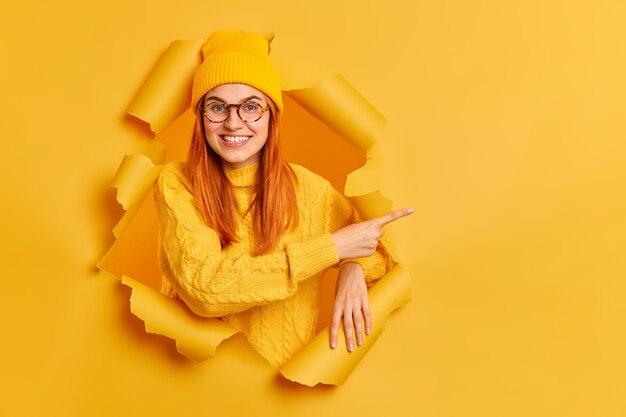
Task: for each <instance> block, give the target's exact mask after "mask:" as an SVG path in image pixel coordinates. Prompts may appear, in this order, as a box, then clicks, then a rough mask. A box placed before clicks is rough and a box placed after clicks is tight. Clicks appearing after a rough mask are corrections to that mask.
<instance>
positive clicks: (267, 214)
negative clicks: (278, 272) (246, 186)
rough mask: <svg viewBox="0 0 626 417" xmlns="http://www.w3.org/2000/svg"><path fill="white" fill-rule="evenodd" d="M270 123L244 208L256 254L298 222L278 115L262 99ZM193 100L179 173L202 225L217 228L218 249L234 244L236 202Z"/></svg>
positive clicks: (260, 252) (235, 240) (268, 246)
mask: <svg viewBox="0 0 626 417" xmlns="http://www.w3.org/2000/svg"><path fill="white" fill-rule="evenodd" d="M267 101H268V105H269V107H270V110H269V112H270V123H269V131H268V136H267V141H266V142H265V146H263V148H262V149H261V157H260V163H259V171H258V175H257V182H256V184H255V194H254V200H253V201H252V204H251V205H250V208H249V210H248V212H252V214H253V216H254V219H253V222H252V224H253V225H254V234H255V237H256V239H255V240H256V242H257V245H258V246H257V247H256V254H258V255H260V254H263V253H266V252H268V251H269V250H270V249H272V248H273V247H274V246H275V245H276V244H277V243H278V241H279V240H280V237H281V236H282V234H283V233H284V232H286V231H287V230H289V229H290V228H292V227H295V226H296V225H297V224H298V203H297V200H296V190H295V186H296V176H295V174H294V172H293V170H292V169H291V167H290V166H289V165H288V164H287V163H286V162H285V161H284V160H283V158H282V155H281V153H280V116H279V115H278V109H277V108H276V105H275V104H274V102H273V101H272V100H270V99H269V98H268V100H267ZM203 102H204V100H202V99H201V100H200V101H199V102H198V108H197V109H196V115H197V116H196V123H195V127H194V131H193V134H192V137H191V144H190V145H189V152H188V154H187V168H186V169H187V171H186V172H185V174H186V175H187V177H188V178H189V179H190V181H191V184H192V188H193V189H192V193H193V195H194V197H195V204H196V208H197V209H198V211H199V212H200V215H201V216H202V218H203V219H204V222H205V223H206V224H207V226H209V227H211V228H213V229H214V230H215V231H217V233H218V235H219V237H220V242H221V244H222V248H225V247H227V246H229V245H231V244H232V243H234V242H238V241H239V238H238V236H237V228H238V227H237V221H236V220H237V200H235V193H234V191H233V186H232V184H231V183H230V181H229V180H228V178H227V177H226V174H225V173H224V169H223V167H222V160H221V158H220V156H219V155H218V154H216V153H215V151H213V149H211V147H210V146H209V144H208V143H207V141H206V139H205V134H204V123H203V120H202V111H201V106H202V103H203Z"/></svg>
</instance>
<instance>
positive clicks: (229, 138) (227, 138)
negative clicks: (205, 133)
mask: <svg viewBox="0 0 626 417" xmlns="http://www.w3.org/2000/svg"><path fill="white" fill-rule="evenodd" d="M222 139H224V141H226V142H230V143H240V142H245V141H247V140H248V139H250V137H249V136H222Z"/></svg>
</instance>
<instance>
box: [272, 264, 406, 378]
mask: <svg viewBox="0 0 626 417" xmlns="http://www.w3.org/2000/svg"><path fill="white" fill-rule="evenodd" d="M410 294H411V278H410V275H409V273H408V272H407V271H406V270H405V269H404V268H403V267H402V265H399V264H398V265H396V267H395V268H393V269H392V270H391V271H389V272H388V273H387V275H385V276H384V277H383V278H381V280H380V281H378V282H377V283H376V285H374V286H373V287H372V288H371V289H370V290H369V305H370V311H371V314H372V322H373V327H372V333H371V334H369V335H368V336H366V337H365V338H364V339H363V344H362V345H361V346H358V347H357V348H356V349H355V350H354V351H353V352H348V350H347V348H346V344H345V333H344V332H343V327H342V326H340V327H339V337H338V342H339V343H338V345H337V347H336V348H335V349H331V348H330V346H329V340H330V336H329V335H330V333H329V328H328V327H326V328H325V329H324V330H322V331H321V332H320V333H319V334H318V335H317V336H315V338H314V339H313V340H311V341H310V342H309V343H308V344H307V345H306V346H305V347H304V348H303V349H302V350H301V351H300V352H298V353H297V354H296V355H295V356H294V357H293V358H292V359H291V360H290V361H289V362H288V363H287V364H286V365H284V366H283V367H282V368H281V369H280V373H281V374H282V375H283V376H285V378H287V379H289V380H291V381H294V382H298V383H301V384H304V385H308V386H314V385H317V384H319V383H322V384H329V385H340V384H342V383H343V382H344V381H345V380H346V379H347V378H348V376H349V375H350V373H352V371H353V370H354V368H356V366H357V365H358V364H359V362H360V361H361V359H362V358H363V356H365V354H366V353H367V351H368V350H369V349H370V348H371V347H372V345H373V344H374V343H375V342H376V339H378V337H379V336H380V334H381V333H382V331H383V329H384V326H385V322H386V321H387V318H388V317H389V315H390V314H391V312H392V311H394V310H396V309H398V308H400V307H402V306H403V305H405V304H407V303H408V302H409V301H410V300H411V295H410Z"/></svg>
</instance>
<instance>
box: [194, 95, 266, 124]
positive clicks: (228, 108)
mask: <svg viewBox="0 0 626 417" xmlns="http://www.w3.org/2000/svg"><path fill="white" fill-rule="evenodd" d="M214 103H219V104H223V105H224V106H226V111H227V112H228V116H226V118H225V119H224V120H221V121H219V122H216V121H215V120H211V119H209V116H208V114H207V108H208V107H209V106H208V105H206V106H204V108H203V109H202V114H203V115H204V117H205V118H206V119H207V120H208V121H209V122H211V123H224V122H225V121H226V120H228V118H229V117H230V115H231V114H233V112H231V111H230V109H231V108H233V107H236V108H237V112H236V113H237V116H239V118H240V119H241V121H242V122H244V123H254V122H256V121H258V120H259V119H261V117H263V114H264V113H265V112H266V111H268V110H269V109H270V106H267V107H263V106H261V104H259V103H257V102H256V101H250V100H248V101H244V102H243V103H239V104H228V103H223V102H221V101H212V102H211V103H209V104H214ZM249 103H254V104H258V105H259V106H261V114H260V115H259V117H257V118H256V119H254V120H246V119H244V118H243V117H241V113H239V110H241V106H245V105H246V104H249Z"/></svg>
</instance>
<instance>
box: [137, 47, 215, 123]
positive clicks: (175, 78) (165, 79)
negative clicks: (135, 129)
mask: <svg viewBox="0 0 626 417" xmlns="http://www.w3.org/2000/svg"><path fill="white" fill-rule="evenodd" d="M203 43H204V41H203V40H191V41H189V40H187V41H174V42H172V43H171V44H170V46H169V48H167V50H166V51H165V53H164V54H163V55H162V56H161V58H160V59H159V61H158V62H157V64H156V65H155V66H154V68H153V69H152V71H151V72H150V75H148V77H147V78H146V81H145V82H144V83H143V85H142V86H141V88H140V89H139V92H138V93H137V95H136V96H135V98H134V99H133V101H132V102H131V103H130V105H129V106H128V110H127V113H128V114H132V115H133V116H135V117H137V118H139V119H141V120H143V121H144V122H147V123H148V124H149V125H150V129H152V131H153V132H154V133H159V132H161V131H162V130H163V129H165V128H166V127H167V126H169V125H170V124H171V123H172V122H173V121H174V120H176V119H177V118H178V117H179V116H180V115H181V114H183V112H184V111H185V110H187V109H188V108H189V103H190V102H191V85H192V84H193V76H194V73H195V71H196V68H198V65H200V64H201V59H202V57H201V54H200V48H201V47H202V44H203Z"/></svg>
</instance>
